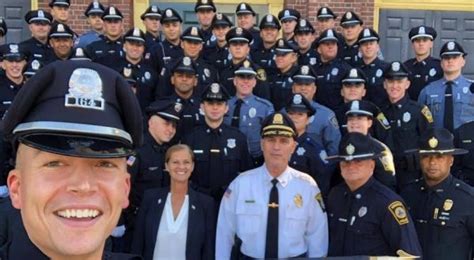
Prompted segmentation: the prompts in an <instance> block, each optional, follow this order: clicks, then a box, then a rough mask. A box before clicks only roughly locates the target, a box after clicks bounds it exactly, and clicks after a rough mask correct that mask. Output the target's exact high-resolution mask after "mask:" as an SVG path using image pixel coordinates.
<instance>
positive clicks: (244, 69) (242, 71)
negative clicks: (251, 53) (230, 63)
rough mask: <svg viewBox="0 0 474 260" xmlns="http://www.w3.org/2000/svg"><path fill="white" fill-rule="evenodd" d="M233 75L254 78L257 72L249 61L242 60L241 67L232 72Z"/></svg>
mask: <svg viewBox="0 0 474 260" xmlns="http://www.w3.org/2000/svg"><path fill="white" fill-rule="evenodd" d="M234 75H235V76H239V75H253V76H255V77H256V76H257V72H256V71H255V68H254V67H253V65H252V63H251V62H250V61H249V60H244V62H242V66H240V67H239V68H238V69H237V70H236V71H234Z"/></svg>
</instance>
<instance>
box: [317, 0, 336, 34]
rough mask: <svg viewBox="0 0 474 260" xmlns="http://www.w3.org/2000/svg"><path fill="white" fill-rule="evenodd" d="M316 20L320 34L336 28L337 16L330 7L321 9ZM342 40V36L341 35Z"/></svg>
mask: <svg viewBox="0 0 474 260" xmlns="http://www.w3.org/2000/svg"><path fill="white" fill-rule="evenodd" d="M316 18H317V20H318V23H317V25H318V31H319V33H322V32H324V31H325V30H327V29H335V28H336V18H337V15H336V14H335V13H334V12H333V11H332V10H331V8H329V7H321V8H319V9H318V11H317V12H316ZM341 39H342V35H341Z"/></svg>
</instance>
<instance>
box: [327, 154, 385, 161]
mask: <svg viewBox="0 0 474 260" xmlns="http://www.w3.org/2000/svg"><path fill="white" fill-rule="evenodd" d="M382 156H383V154H381V153H371V154H363V155H332V156H328V157H326V159H325V160H326V161H328V162H342V161H345V162H350V161H363V160H374V159H377V158H380V157H382Z"/></svg>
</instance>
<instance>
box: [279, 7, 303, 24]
mask: <svg viewBox="0 0 474 260" xmlns="http://www.w3.org/2000/svg"><path fill="white" fill-rule="evenodd" d="M300 18H301V14H300V12H298V11H296V10H295V9H291V8H285V9H283V10H281V11H280V12H279V13H278V19H280V22H283V21H288V20H290V21H298V20H299V19H300Z"/></svg>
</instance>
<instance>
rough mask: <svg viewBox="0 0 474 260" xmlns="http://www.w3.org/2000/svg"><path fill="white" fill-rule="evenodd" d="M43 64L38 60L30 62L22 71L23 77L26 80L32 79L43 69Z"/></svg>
mask: <svg viewBox="0 0 474 260" xmlns="http://www.w3.org/2000/svg"><path fill="white" fill-rule="evenodd" d="M43 66H44V65H43V63H41V61H39V60H36V59H35V60H32V61H31V62H30V63H29V64H28V65H27V66H26V67H25V68H24V71H23V76H25V77H26V78H27V79H29V78H31V77H33V76H34V75H36V73H37V72H38V71H39V70H40V69H41V68H42V67H43Z"/></svg>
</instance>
